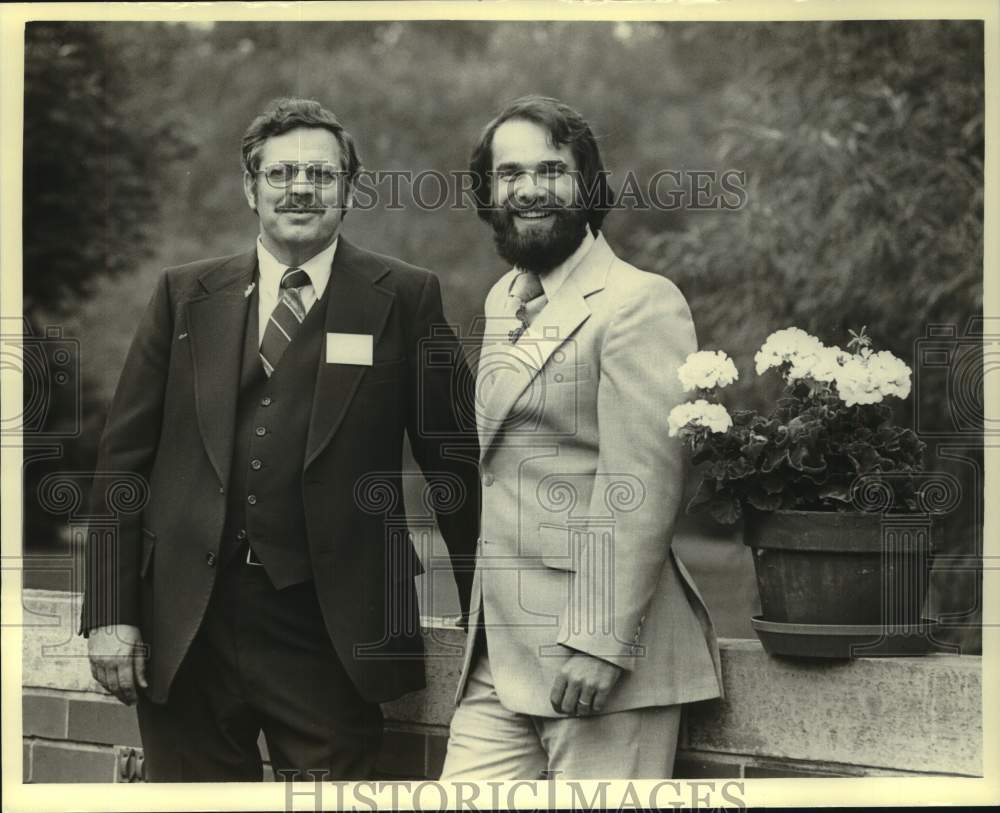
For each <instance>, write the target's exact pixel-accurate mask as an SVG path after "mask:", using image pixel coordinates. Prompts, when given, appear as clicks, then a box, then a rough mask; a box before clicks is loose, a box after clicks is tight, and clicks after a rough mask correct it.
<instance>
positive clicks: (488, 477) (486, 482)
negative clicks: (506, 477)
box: [483, 471, 496, 488]
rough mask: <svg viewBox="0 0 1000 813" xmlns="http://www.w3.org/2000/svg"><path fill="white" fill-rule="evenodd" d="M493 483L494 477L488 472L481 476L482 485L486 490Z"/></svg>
mask: <svg viewBox="0 0 1000 813" xmlns="http://www.w3.org/2000/svg"><path fill="white" fill-rule="evenodd" d="M495 481H496V477H494V476H493V475H492V473H490V472H488V471H487V472H484V474H483V485H484V486H486V487H487V488H489V487H490V486H491V485H493V483H494V482H495Z"/></svg>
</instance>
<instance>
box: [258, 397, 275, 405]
mask: <svg viewBox="0 0 1000 813" xmlns="http://www.w3.org/2000/svg"><path fill="white" fill-rule="evenodd" d="M271 403H272V401H271V396H270V395H267V396H264V397H263V398H261V399H260V405H261V406H271Z"/></svg>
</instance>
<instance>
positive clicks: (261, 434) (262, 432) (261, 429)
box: [254, 426, 267, 438]
mask: <svg viewBox="0 0 1000 813" xmlns="http://www.w3.org/2000/svg"><path fill="white" fill-rule="evenodd" d="M254 432H256V433H257V437H259V438H262V437H264V435H266V434H267V429H265V428H264V427H263V426H258V427H257V428H256V429H254Z"/></svg>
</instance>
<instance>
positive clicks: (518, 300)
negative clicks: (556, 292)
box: [504, 271, 548, 344]
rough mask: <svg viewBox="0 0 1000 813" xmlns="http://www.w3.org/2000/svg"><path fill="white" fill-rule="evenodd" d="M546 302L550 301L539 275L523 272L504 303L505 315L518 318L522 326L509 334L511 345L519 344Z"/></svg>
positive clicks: (515, 281) (516, 278)
mask: <svg viewBox="0 0 1000 813" xmlns="http://www.w3.org/2000/svg"><path fill="white" fill-rule="evenodd" d="M546 302H548V299H547V298H546V296H545V291H544V289H543V288H542V281H541V280H540V279H539V278H538V274H533V273H532V272H530V271H522V272H521V273H519V274H518V275H517V276H516V277H514V281H513V283H511V286H510V293H509V294H508V296H507V301H506V302H505V303H504V313H505V314H506V315H508V316H516V317H517V319H518V321H520V323H521V324H520V326H519V327H516V328H514V329H513V330H512V331H510V333H508V334H507V339H508V341H510V343H511V344H516V343H517V340H518V339H520V338H521V334H522V333H524V331H526V330H527V329H528V326H529V325H530V324H531V321H532V319H534V318H535V317H536V316H537V315H538V312H539V311H540V310H541V309H542V308H543V307H545V303H546Z"/></svg>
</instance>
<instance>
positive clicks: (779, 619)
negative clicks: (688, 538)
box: [744, 511, 936, 657]
mask: <svg viewBox="0 0 1000 813" xmlns="http://www.w3.org/2000/svg"><path fill="white" fill-rule="evenodd" d="M935 530H936V523H935V521H934V519H933V518H932V517H930V516H928V515H926V514H875V513H871V514H867V513H861V512H848V513H838V512H833V511H829V512H827V511H775V512H772V513H762V512H757V511H753V512H748V513H747V516H746V521H745V525H744V542H745V543H746V544H747V545H748V546H749V547H750V549H751V550H752V551H753V560H754V568H755V571H756V574H757V589H758V591H759V593H760V601H761V609H762V611H763V616H762V618H760V619H755V624H754V627H755V629H756V630H757V632H758V636H759V637H760V638H761V640H762V642H763V643H764V645H765V648H768V650H769V651H775V650H774V643H775V641H774V635H775V634H777V633H778V632H781V631H784V632H785V633H787V635H786V637H788V636H791V638H790V639H789V640H793V644H794V645H792V646H791V651H775V654H793V655H796V654H797V655H807V656H808V655H811V656H813V657H837V656H840V657H850V656H852V655H855V654H861V653H860V652H857V651H854V650H852V649H851V646H852V645H857V644H859V643H865V642H868V643H872V642H873V641H875V642H878V641H879V640H882V639H885V638H886V637H887V636H896V637H897V638H899V636H900V635H902V636H903V637H912V636H913V634H915V633H920V635H921V637H926V634H925V633H926V625H927V623H928V622H926V620H925V619H923V617H922V613H921V611H922V609H923V605H924V600H925V599H926V596H927V587H928V575H929V572H930V564H931V556H932V549H933V538H934V535H935ZM783 625H785V626H783ZM848 628H850V630H848ZM762 632H766V633H767V634H768V635H769V636H771V638H772V640H771V644H772V646H768V643H769V642H768V640H765V635H764V634H762ZM838 635H840V637H841V638H842V639H843V642H845V644H846V648H845V647H841V648H838V647H837V646H831V645H830V644H831V642H832V641H834V639H836V638H837V637H838ZM830 636H832V638H831V637H830ZM810 640H823V641H824V645H823V646H821V647H820V648H819V649H818V650H816V649H815V648H813V649H810V644H809V643H808V642H809V641H810ZM779 648H780V647H779ZM897 648H898V647H897ZM909 649H910V650H912V647H910V648H909ZM897 654H904V653H902V652H900V653H897ZM905 654H910V652H909V651H907V652H906V653H905Z"/></svg>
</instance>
